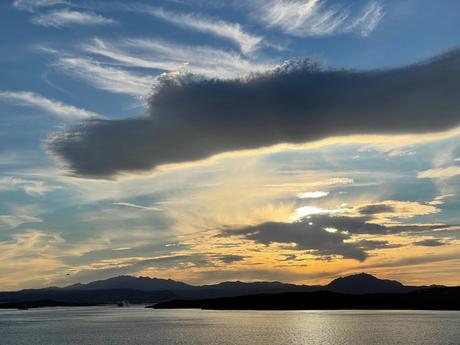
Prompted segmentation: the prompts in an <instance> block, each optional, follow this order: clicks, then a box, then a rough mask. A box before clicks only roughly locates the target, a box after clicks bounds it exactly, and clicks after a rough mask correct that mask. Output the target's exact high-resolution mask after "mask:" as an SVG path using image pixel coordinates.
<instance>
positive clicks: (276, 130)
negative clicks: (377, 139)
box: [49, 50, 460, 177]
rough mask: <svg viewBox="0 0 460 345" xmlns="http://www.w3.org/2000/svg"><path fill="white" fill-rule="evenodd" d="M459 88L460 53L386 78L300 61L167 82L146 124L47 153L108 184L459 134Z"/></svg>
mask: <svg viewBox="0 0 460 345" xmlns="http://www.w3.org/2000/svg"><path fill="white" fill-rule="evenodd" d="M459 87H460V51H458V50H457V51H454V52H451V53H449V54H446V55H443V56H440V57H438V58H436V59H433V60H430V61H427V62H425V63H420V64H416V65H411V66H407V67H403V68H397V69H393V70H375V71H352V70H325V69H321V68H318V67H314V66H312V64H311V63H309V62H308V61H307V62H299V63H291V64H286V65H285V66H283V67H280V68H278V69H277V70H274V71H269V72H266V73H262V74H256V75H254V76H250V77H248V78H245V79H235V80H204V79H198V78H194V77H192V76H183V77H181V78H180V79H167V78H165V79H164V80H163V82H162V83H161V86H160V87H158V88H157V90H156V92H155V94H154V95H153V96H152V97H151V98H150V100H149V110H148V113H147V114H146V116H143V117H138V118H129V119H124V120H90V121H87V122H85V123H83V124H81V126H79V127H78V128H74V129H73V130H70V131H68V132H66V133H61V134H59V135H56V136H55V137H53V138H52V139H50V143H49V146H50V149H51V151H52V152H53V153H54V154H55V155H56V156H57V157H59V158H61V159H62V160H63V161H64V162H66V163H67V165H68V167H69V169H70V170H71V171H72V172H73V173H74V174H77V175H82V176H93V177H110V176H113V175H115V174H117V173H119V172H122V171H136V170H145V169H151V168H155V167H157V166H159V165H162V164H166V163H181V162H188V161H194V160H199V159H204V158H207V157H209V156H212V155H214V154H218V153H222V152H228V151H235V150H242V149H254V148H260V147H266V146H270V145H274V144H277V143H304V142H309V141H313V140H317V139H322V138H326V137H330V136H337V135H349V134H378V133H380V134H396V133H425V132H433V131H443V130H447V129H450V128H452V127H454V126H457V125H459V124H460V97H459V96H460V95H459ZM146 91H147V90H146Z"/></svg>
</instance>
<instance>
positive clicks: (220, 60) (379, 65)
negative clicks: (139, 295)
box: [0, 0, 460, 290]
mask: <svg viewBox="0 0 460 345" xmlns="http://www.w3.org/2000/svg"><path fill="white" fill-rule="evenodd" d="M459 11H460V3H459V2H458V1H454V0H446V1H443V2H442V3H441V2H438V1H430V0H398V1H396V0H395V1H393V0H350V1H340V0H248V1H239V0H227V1H220V0H213V1H211V0H187V1H181V0H169V1H168V0H163V1H160V0H158V1H155V0H151V1H147V0H139V1H136V0H134V1H129V2H128V1H124V2H117V1H116V0H113V1H112V0H107V1H97V0H96V1H85V0H14V1H13V0H4V1H1V3H0V28H1V30H0V44H1V48H2V54H1V55H0V290H14V289H22V288H32V287H34V288H38V287H45V286H65V285H68V284H72V283H76V282H89V281H93V280H98V279H105V278H109V277H113V276H117V275H136V276H140V275H142V276H152V277H159V278H171V279H175V280H179V281H185V282H188V283H191V284H209V283H216V282H220V281H227V280H242V281H261V280H263V281H267V280H269V281H275V280H277V281H284V282H292V283H304V284H321V283H327V282H328V281H329V280H331V279H333V278H335V277H337V276H343V275H347V274H352V273H358V272H368V273H372V274H375V275H377V276H379V277H382V278H392V279H397V280H399V281H401V282H403V283H406V284H413V285H416V284H417V285H421V284H446V285H460V278H459V277H460V274H459V273H460V216H459V212H458V211H459V208H460V197H459V193H460V141H459V138H460V127H459V126H460V97H459V96H460V95H459V90H460V50H458V49H459V48H460V22H459V21H458V13H459Z"/></svg>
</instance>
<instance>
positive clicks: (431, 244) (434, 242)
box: [414, 239, 447, 247]
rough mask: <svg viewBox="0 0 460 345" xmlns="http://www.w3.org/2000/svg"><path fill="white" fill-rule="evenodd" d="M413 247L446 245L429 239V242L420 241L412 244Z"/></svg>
mask: <svg viewBox="0 0 460 345" xmlns="http://www.w3.org/2000/svg"><path fill="white" fill-rule="evenodd" d="M414 245H415V246H422V247H440V246H445V245H447V243H445V242H443V241H441V240H438V239H429V240H422V241H418V242H414Z"/></svg>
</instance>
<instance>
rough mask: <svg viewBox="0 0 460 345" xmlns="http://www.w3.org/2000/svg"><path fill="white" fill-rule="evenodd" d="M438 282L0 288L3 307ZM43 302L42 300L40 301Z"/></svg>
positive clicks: (399, 290) (157, 282)
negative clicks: (7, 290) (51, 302)
mask: <svg viewBox="0 0 460 345" xmlns="http://www.w3.org/2000/svg"><path fill="white" fill-rule="evenodd" d="M429 288H434V286H405V285H403V284H401V283H400V282H398V281H395V280H385V279H379V278H377V277H374V276H372V275H370V274H366V273H360V274H356V275H350V276H347V277H340V278H337V279H335V280H333V281H331V282H330V283H329V284H327V285H324V286H320V285H313V286H312V285H295V284H286V283H281V282H252V283H245V282H239V281H236V282H223V283H219V284H213V285H201V286H194V285H190V284H186V283H183V282H178V281H174V280H171V279H158V278H149V277H132V276H119V277H114V278H110V279H106V280H98V281H94V282H91V283H88V284H74V285H70V286H66V287H63V288H59V287H50V288H45V289H28V290H20V291H12V292H0V308H2V306H3V307H7V306H8V305H9V306H11V305H15V304H26V303H29V304H33V303H35V304H37V301H47V302H48V304H49V303H50V301H54V302H56V301H58V302H61V303H62V304H63V305H68V304H75V305H78V304H111V303H118V302H120V301H124V300H127V301H130V303H139V304H142V303H146V304H150V303H159V302H166V301H171V300H178V299H181V300H192V299H211V298H222V297H236V296H244V295H259V294H280V293H288V292H289V293H291V292H292V293H307V292H315V291H329V292H334V293H342V294H351V295H359V294H406V293H410V292H414V291H417V290H425V289H429ZM38 304H39V303H38Z"/></svg>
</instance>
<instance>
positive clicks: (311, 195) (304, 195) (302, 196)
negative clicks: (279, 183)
mask: <svg viewBox="0 0 460 345" xmlns="http://www.w3.org/2000/svg"><path fill="white" fill-rule="evenodd" d="M328 195H329V192H322V191H316V192H304V193H300V194H298V195H297V197H298V198H299V199H319V198H323V197H325V196H328Z"/></svg>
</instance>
